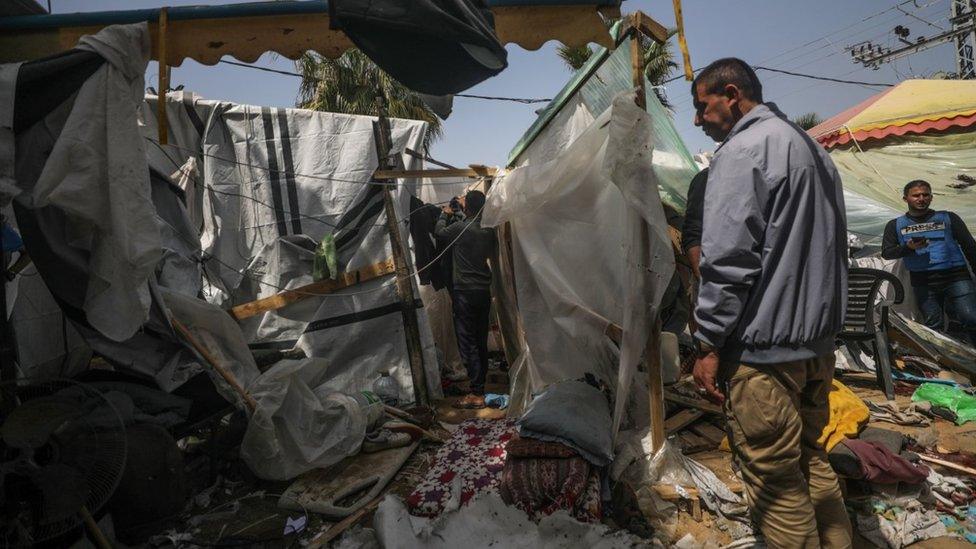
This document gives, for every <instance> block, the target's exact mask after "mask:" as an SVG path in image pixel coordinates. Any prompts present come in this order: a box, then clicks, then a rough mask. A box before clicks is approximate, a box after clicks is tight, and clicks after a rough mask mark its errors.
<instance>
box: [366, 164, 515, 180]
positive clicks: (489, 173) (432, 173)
mask: <svg viewBox="0 0 976 549" xmlns="http://www.w3.org/2000/svg"><path fill="white" fill-rule="evenodd" d="M497 171H498V170H496V169H495V168H488V167H486V166H472V167H470V168H454V169H443V170H386V169H380V170H376V171H375V172H373V179H377V180H380V181H382V180H385V179H412V178H421V177H429V178H431V179H437V178H442V177H474V178H480V177H495V173H496V172H497Z"/></svg>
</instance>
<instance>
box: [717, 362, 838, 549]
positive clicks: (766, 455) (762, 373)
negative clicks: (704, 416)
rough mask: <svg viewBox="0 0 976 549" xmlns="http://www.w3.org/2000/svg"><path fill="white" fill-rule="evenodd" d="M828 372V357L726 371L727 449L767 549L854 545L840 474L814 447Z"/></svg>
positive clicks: (823, 419) (823, 418) (826, 411)
mask: <svg viewBox="0 0 976 549" xmlns="http://www.w3.org/2000/svg"><path fill="white" fill-rule="evenodd" d="M723 368H724V367H723ZM833 375H834V355H833V354H830V355H825V356H822V357H818V358H815V359H810V360H802V361H796V362H788V363H784V364H763V365H746V364H740V365H738V366H733V367H731V368H724V369H723V375H722V379H723V382H722V384H723V389H724V392H725V395H726V400H725V405H724V411H725V416H726V419H727V424H728V431H729V432H728V435H729V442H730V446H731V448H732V453H733V456H734V458H735V460H736V462H737V464H738V466H739V468H740V470H741V472H742V479H743V481H744V482H743V483H744V486H745V493H746V501H747V502H748V504H749V508H750V510H751V511H752V514H753V520H755V522H756V524H758V525H759V527H760V529H761V530H762V533H763V535H764V536H765V537H766V543H767V544H768V545H769V546H770V547H783V548H791V549H792V548H794V547H804V548H817V547H829V548H835V547H851V523H850V519H849V518H848V516H847V511H846V510H845V508H844V499H843V496H842V495H841V491H840V486H839V484H838V482H837V475H836V474H834V471H833V469H831V468H830V465H829V463H828V462H827V453H826V452H825V451H824V449H823V447H822V446H820V445H819V444H817V439H818V438H820V434H821V432H822V431H823V427H824V425H825V424H826V423H827V420H828V417H829V415H830V407H829V405H828V403H827V395H828V393H829V392H830V385H831V379H832V378H833Z"/></svg>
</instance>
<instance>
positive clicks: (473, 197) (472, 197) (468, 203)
mask: <svg viewBox="0 0 976 549" xmlns="http://www.w3.org/2000/svg"><path fill="white" fill-rule="evenodd" d="M484 207H485V193H483V192H481V191H468V194H466V195H464V209H465V210H466V211H467V212H468V213H471V214H478V213H480V212H481V209H482V208H484Z"/></svg>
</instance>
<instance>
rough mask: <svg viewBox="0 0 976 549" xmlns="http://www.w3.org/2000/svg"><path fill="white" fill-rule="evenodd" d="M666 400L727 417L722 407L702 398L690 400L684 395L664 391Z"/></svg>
mask: <svg viewBox="0 0 976 549" xmlns="http://www.w3.org/2000/svg"><path fill="white" fill-rule="evenodd" d="M664 400H667V401H669V402H674V403H675V404H683V405H685V406H691V407H692V408H697V409H699V410H701V411H703V412H706V413H709V414H714V415H717V416H722V417H725V414H724V413H723V412H722V409H721V408H720V407H718V406H716V405H715V404H712V403H711V402H708V401H707V400H704V399H701V398H689V397H686V396H684V395H679V394H677V393H675V392H674V391H671V390H667V391H664Z"/></svg>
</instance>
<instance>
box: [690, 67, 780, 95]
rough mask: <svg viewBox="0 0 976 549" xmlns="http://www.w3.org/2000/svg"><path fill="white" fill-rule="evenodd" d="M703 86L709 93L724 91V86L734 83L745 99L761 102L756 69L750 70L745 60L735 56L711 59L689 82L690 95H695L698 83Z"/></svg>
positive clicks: (759, 84) (760, 88)
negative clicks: (692, 80)
mask: <svg viewBox="0 0 976 549" xmlns="http://www.w3.org/2000/svg"><path fill="white" fill-rule="evenodd" d="M699 84H702V85H704V86H705V92H706V93H709V94H714V93H724V91H725V86H727V85H729V84H735V87H737V88H739V91H741V92H742V95H743V96H745V97H746V99H749V100H752V101H755V102H756V103H762V102H763V98H762V82H760V81H759V77H758V76H756V71H754V70H752V67H750V66H749V64H748V63H746V62H745V61H743V60H741V59H738V58H736V57H725V58H723V59H719V60H717V61H713V62H712V63H711V64H710V65H708V66H707V67H705V68H704V69H702V71H701V72H700V73H698V76H696V77H695V80H694V82H692V83H691V95H692V96H694V95H695V90H697V89H698V85H699Z"/></svg>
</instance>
